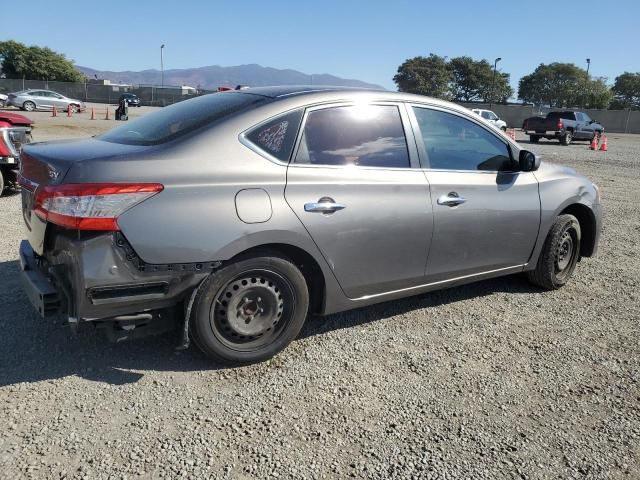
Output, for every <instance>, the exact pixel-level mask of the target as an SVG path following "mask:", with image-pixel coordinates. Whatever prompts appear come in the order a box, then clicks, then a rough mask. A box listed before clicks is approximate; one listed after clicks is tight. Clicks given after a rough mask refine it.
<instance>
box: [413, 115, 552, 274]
mask: <svg viewBox="0 0 640 480" xmlns="http://www.w3.org/2000/svg"><path fill="white" fill-rule="evenodd" d="M412 111H413V113H414V114H415V122H414V124H415V125H416V127H417V130H419V132H418V133H417V135H418V138H419V139H420V141H419V146H420V150H421V153H422V156H423V157H424V166H425V167H426V168H425V175H426V176H427V178H428V180H429V183H430V186H431V202H432V205H433V214H434V235H433V241H432V243H431V249H430V253H429V260H428V263H427V271H426V276H427V280H428V281H429V282H435V281H441V280H446V279H452V278H457V277H463V276H467V275H474V274H479V273H484V272H490V271H493V270H500V269H506V268H510V267H515V266H520V265H524V264H525V263H527V262H528V260H529V257H530V255H531V252H532V250H533V247H534V244H535V240H536V237H537V235H538V228H539V225H540V197H539V194H538V182H537V180H536V177H535V174H534V173H532V172H527V173H525V172H518V171H515V170H517V168H516V165H515V162H514V161H513V160H512V158H511V152H510V149H509V147H508V144H507V142H506V141H505V140H504V139H502V138H500V137H499V134H498V133H497V132H496V133H494V132H491V131H489V130H488V129H487V128H485V127H484V126H481V125H480V124H478V123H476V122H475V121H472V120H471V118H472V117H469V118H467V117H464V116H463V115H461V114H458V113H457V112H453V111H447V110H445V109H436V108H423V107H418V106H414V107H413V109H412Z"/></svg>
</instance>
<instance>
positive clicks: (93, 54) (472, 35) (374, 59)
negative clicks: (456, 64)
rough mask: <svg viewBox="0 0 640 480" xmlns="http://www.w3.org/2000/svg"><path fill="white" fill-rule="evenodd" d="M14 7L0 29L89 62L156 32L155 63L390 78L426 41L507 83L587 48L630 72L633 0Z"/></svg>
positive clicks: (639, 43) (595, 64)
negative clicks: (482, 65) (505, 76)
mask: <svg viewBox="0 0 640 480" xmlns="http://www.w3.org/2000/svg"><path fill="white" fill-rule="evenodd" d="M5 2H6V3H7V4H9V3H10V0H0V7H1V6H2V5H3V4H4V3H5ZM54 5H55V6H54ZM560 5H562V7H559V6H560ZM576 7H578V8H576ZM20 8H21V9H26V10H29V11H31V12H32V13H33V14H32V15H29V16H28V21H10V19H5V21H3V22H2V24H1V25H0V40H9V39H12V40H16V41H19V42H22V43H26V44H28V45H39V46H48V47H50V48H52V49H53V50H56V51H58V52H61V53H64V54H65V55H66V56H67V57H68V58H70V59H72V60H74V61H75V62H76V64H78V65H82V66H86V67H91V68H95V69H98V70H114V71H119V70H145V69H152V68H155V69H159V68H160V45H161V44H165V48H164V68H165V70H168V69H172V68H190V67H201V66H206V65H222V66H232V65H242V64H248V63H257V64H260V65H263V66H269V67H274V68H291V69H295V70H299V71H301V72H304V73H307V74H318V73H330V74H332V75H337V76H339V77H343V78H354V79H358V80H363V81H366V82H371V83H375V84H378V85H382V86H383V87H385V88H388V89H394V90H395V88H396V86H395V84H394V82H393V76H394V75H395V73H396V71H397V69H398V66H399V65H400V64H401V63H402V62H404V61H405V60H406V59H407V58H411V57H414V56H418V55H425V56H426V55H429V54H430V53H435V54H438V55H442V56H447V57H449V58H452V57H456V56H462V55H467V56H471V57H473V58H475V59H487V60H488V61H489V62H491V63H493V60H494V59H495V58H497V57H501V58H502V60H501V61H500V62H499V63H498V69H499V70H500V71H503V72H507V73H510V74H511V83H512V86H514V88H516V89H517V84H518V80H519V78H520V77H521V76H523V75H526V74H528V73H531V72H532V71H533V70H534V69H535V68H536V67H537V66H538V65H539V64H540V63H551V62H555V61H558V62H571V63H575V64H576V65H578V66H581V67H583V68H586V59H587V58H590V59H591V67H590V74H592V75H593V76H596V77H608V79H609V83H613V80H614V79H615V77H616V76H617V75H619V74H620V73H623V72H624V71H631V72H640V23H639V21H640V1H638V0H636V1H632V0H621V1H615V0H613V1H609V2H603V1H602V0H600V1H591V0H583V1H581V2H562V1H557V2H553V3H552V2H547V1H544V0H530V1H528V2H526V4H525V2H517V1H513V0H512V1H491V0H485V1H473V0H457V1H445V2H431V1H427V0H425V1H414V0H387V1H378V0H370V1H364V0H362V1H349V0H342V1H340V0H325V1H322V2H304V1H301V0H297V1H293V0H261V1H254V0H242V1H236V2H233V1H229V0H227V1H225V2H221V1H216V0H210V1H206V0H194V1H188V0H184V1H181V2H178V1H175V0H172V1H164V0H155V1H137V2H136V1H132V0H128V1H123V0H110V1H96V2H86V1H69V0H57V1H56V2H53V3H52V2H50V1H45V0H30V1H29V2H28V6H27V5H26V4H25V5H24V6H22V7H20ZM5 9H6V7H5V8H3V10H5ZM38 12H39V14H38ZM45 13H46V14H45ZM19 17H20V19H21V20H25V19H26V16H24V15H22V14H21V15H20V16H19Z"/></svg>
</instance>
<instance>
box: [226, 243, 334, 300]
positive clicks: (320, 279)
mask: <svg viewBox="0 0 640 480" xmlns="http://www.w3.org/2000/svg"><path fill="white" fill-rule="evenodd" d="M269 252H276V253H279V254H280V255H283V256H285V257H287V258H288V259H290V260H291V261H292V262H293V263H294V264H295V265H296V266H297V267H298V268H299V269H300V271H301V272H302V274H303V275H304V279H305V280H306V282H307V287H308V288H309V311H310V312H311V313H321V312H322V309H323V306H324V297H325V281H324V275H323V273H322V269H321V268H320V265H318V262H316V260H315V259H314V258H313V257H312V256H311V255H309V254H308V253H307V252H305V251H304V250H303V249H301V248H299V247H295V246H293V245H288V244H285V243H268V244H265V245H260V246H257V247H252V248H250V249H248V250H245V251H244V252H241V253H239V254H238V255H236V256H235V257H233V259H232V260H235V259H236V258H238V257H239V256H246V255H255V254H265V253H267V254H268V253H269Z"/></svg>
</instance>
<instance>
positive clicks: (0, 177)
mask: <svg viewBox="0 0 640 480" xmlns="http://www.w3.org/2000/svg"><path fill="white" fill-rule="evenodd" d="M4 185H5V181H4V170H2V169H1V168H0V197H1V196H2V192H3V191H4Z"/></svg>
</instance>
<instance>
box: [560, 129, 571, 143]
mask: <svg viewBox="0 0 640 480" xmlns="http://www.w3.org/2000/svg"><path fill="white" fill-rule="evenodd" d="M571 140H573V133H571V132H565V133H564V135H562V136H561V137H560V145H565V146H566V145H569V144H571Z"/></svg>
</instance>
